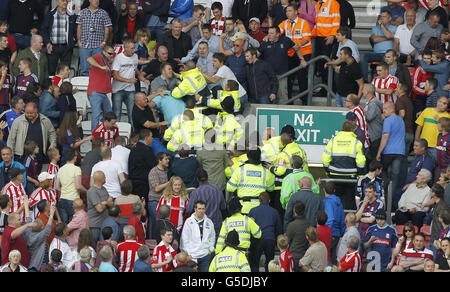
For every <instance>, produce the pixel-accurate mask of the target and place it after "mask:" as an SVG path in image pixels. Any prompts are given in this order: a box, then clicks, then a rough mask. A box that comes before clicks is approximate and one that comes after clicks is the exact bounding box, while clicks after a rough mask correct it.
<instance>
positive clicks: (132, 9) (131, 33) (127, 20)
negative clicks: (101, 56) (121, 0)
mask: <svg viewBox="0 0 450 292" xmlns="http://www.w3.org/2000/svg"><path fill="white" fill-rule="evenodd" d="M144 26H145V24H144V19H143V18H142V17H141V15H140V14H139V13H138V4H137V3H136V2H131V1H130V2H128V8H127V13H126V14H125V15H121V16H120V17H119V21H118V23H117V33H116V38H115V40H116V43H119V44H123V40H124V39H126V38H130V39H132V40H134V38H135V35H136V32H137V30H138V29H141V28H143V27H144Z"/></svg>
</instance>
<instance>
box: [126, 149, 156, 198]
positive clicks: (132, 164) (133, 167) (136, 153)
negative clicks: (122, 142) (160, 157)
mask: <svg viewBox="0 0 450 292" xmlns="http://www.w3.org/2000/svg"><path fill="white" fill-rule="evenodd" d="M155 166H156V158H155V155H154V154H153V151H152V148H151V147H150V146H147V145H145V144H144V143H141V142H138V143H137V144H136V146H135V147H134V148H132V149H131V151H130V156H129V158H128V178H129V179H131V180H132V181H133V186H134V181H141V182H146V183H147V185H148V173H149V172H150V170H151V169H152V168H153V167H155ZM135 195H138V194H135ZM145 195H146V196H147V195H148V193H147V194H145Z"/></svg>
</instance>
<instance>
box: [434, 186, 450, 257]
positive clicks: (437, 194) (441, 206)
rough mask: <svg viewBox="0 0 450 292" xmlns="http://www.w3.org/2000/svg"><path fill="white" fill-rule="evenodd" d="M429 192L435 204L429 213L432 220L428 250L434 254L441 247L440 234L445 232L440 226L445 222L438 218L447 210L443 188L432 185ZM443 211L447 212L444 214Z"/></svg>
mask: <svg viewBox="0 0 450 292" xmlns="http://www.w3.org/2000/svg"><path fill="white" fill-rule="evenodd" d="M430 192H431V200H432V201H434V202H435V205H434V207H433V210H432V211H431V216H432V219H431V233H430V246H429V248H430V249H431V250H433V251H434V253H435V254H436V253H437V251H438V250H439V249H440V248H442V245H441V243H442V240H440V233H441V232H442V231H444V230H445V228H444V226H443V224H442V223H444V224H445V222H443V221H444V220H442V219H439V218H442V217H444V216H445V215H444V216H440V215H443V214H444V213H447V214H448V211H449V208H448V207H447V203H445V201H444V188H443V187H442V186H441V185H439V184H434V185H433V186H432V187H431V190H430ZM445 210H446V211H447V212H445ZM441 220H442V221H441ZM441 222H442V223H441ZM444 232H445V231H444ZM436 238H437V242H436ZM438 242H439V244H438ZM436 249H437V250H436ZM438 253H440V254H443V253H442V252H441V251H439V252H438Z"/></svg>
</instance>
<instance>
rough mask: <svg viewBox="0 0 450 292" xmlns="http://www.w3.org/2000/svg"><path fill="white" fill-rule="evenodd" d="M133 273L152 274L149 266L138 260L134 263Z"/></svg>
mask: <svg viewBox="0 0 450 292" xmlns="http://www.w3.org/2000/svg"><path fill="white" fill-rule="evenodd" d="M133 272H145V273H148V272H152V268H150V266H149V264H147V263H146V262H144V261H141V260H140V259H138V260H136V261H135V262H134V268H133Z"/></svg>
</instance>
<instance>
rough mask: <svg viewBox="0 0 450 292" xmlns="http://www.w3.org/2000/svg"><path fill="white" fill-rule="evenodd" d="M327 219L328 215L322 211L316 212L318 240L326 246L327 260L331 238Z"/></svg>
mask: <svg viewBox="0 0 450 292" xmlns="http://www.w3.org/2000/svg"><path fill="white" fill-rule="evenodd" d="M327 221H328V215H327V213H325V212H324V211H319V212H317V216H316V222H317V227H316V228H317V231H318V232H319V235H318V236H319V238H318V239H319V240H320V241H322V242H323V244H324V245H325V247H326V248H327V261H328V262H330V261H331V256H330V254H331V252H330V249H331V241H332V239H333V230H332V229H331V227H330V226H328V225H326V223H327Z"/></svg>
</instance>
